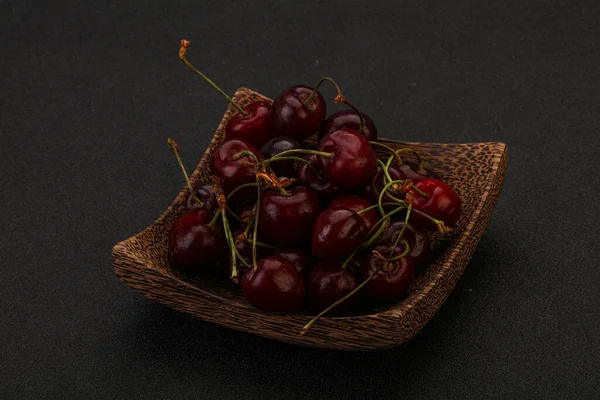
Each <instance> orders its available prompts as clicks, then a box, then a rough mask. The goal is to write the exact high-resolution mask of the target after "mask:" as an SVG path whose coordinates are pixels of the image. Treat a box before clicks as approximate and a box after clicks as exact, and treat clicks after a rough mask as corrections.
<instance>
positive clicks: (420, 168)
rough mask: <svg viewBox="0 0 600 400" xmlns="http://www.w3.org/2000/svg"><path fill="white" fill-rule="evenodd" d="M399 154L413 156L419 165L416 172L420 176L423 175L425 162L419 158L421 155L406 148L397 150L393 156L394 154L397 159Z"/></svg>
mask: <svg viewBox="0 0 600 400" xmlns="http://www.w3.org/2000/svg"><path fill="white" fill-rule="evenodd" d="M399 153H410V154H412V155H413V156H415V158H416V159H417V162H418V163H419V170H418V171H417V172H418V173H420V174H421V175H422V174H424V173H425V162H424V161H423V159H422V158H421V155H420V154H419V153H418V152H417V151H415V150H413V149H410V148H408V147H405V148H403V149H399V150H396V151H395V152H394V154H396V155H397V156H398V157H399Z"/></svg>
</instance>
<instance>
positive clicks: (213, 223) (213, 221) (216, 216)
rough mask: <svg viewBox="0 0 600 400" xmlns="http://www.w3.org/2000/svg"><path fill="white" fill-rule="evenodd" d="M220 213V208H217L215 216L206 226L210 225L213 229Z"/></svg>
mask: <svg viewBox="0 0 600 400" xmlns="http://www.w3.org/2000/svg"><path fill="white" fill-rule="evenodd" d="M220 215H221V209H218V210H217V212H216V213H215V216H214V217H213V219H212V220H211V221H210V223H209V224H208V226H210V228H211V229H213V228H214V227H215V224H216V223H217V221H218V220H219V216H220Z"/></svg>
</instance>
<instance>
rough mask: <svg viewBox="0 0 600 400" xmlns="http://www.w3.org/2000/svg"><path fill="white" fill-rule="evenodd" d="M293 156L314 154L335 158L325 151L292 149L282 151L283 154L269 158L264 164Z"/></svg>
mask: <svg viewBox="0 0 600 400" xmlns="http://www.w3.org/2000/svg"><path fill="white" fill-rule="evenodd" d="M292 154H314V155H316V156H322V157H329V158H331V157H333V153H326V152H324V151H318V150H310V149H291V150H286V151H282V152H281V153H279V154H276V155H275V156H273V157H271V158H269V159H268V160H266V161H264V162H267V161H269V163H271V162H273V161H277V160H281V159H282V157H287V156H290V155H292Z"/></svg>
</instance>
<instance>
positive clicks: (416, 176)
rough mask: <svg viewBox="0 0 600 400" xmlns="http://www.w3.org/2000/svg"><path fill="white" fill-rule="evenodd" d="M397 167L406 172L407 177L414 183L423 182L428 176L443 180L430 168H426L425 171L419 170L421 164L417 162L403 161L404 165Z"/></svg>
mask: <svg viewBox="0 0 600 400" xmlns="http://www.w3.org/2000/svg"><path fill="white" fill-rule="evenodd" d="M396 168H399V169H400V170H401V171H402V172H403V173H404V175H405V176H406V179H410V180H411V181H413V182H414V183H417V182H421V181H423V180H425V179H427V178H433V179H437V180H439V181H441V180H442V179H441V178H440V176H439V175H438V174H436V173H435V172H433V171H431V170H429V169H424V170H423V173H421V172H418V171H419V164H415V163H413V162H410V161H406V162H403V163H402V165H400V166H398V167H396Z"/></svg>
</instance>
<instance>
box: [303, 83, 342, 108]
mask: <svg viewBox="0 0 600 400" xmlns="http://www.w3.org/2000/svg"><path fill="white" fill-rule="evenodd" d="M325 81H329V82H331V83H332V84H333V86H335V89H336V90H337V92H338V96H340V97H341V98H344V95H343V94H342V89H340V87H339V85H338V84H337V83H336V82H335V81H334V80H333V79H332V78H330V77H328V76H324V77H322V78H321V79H320V80H319V82H317V85H316V86H315V88H314V89H313V91H312V92H311V93H310V96H308V97H307V98H306V100H305V101H304V102H303V103H304V105H305V106H306V107H308V104H309V103H310V101H311V100H312V98H313V97H314V96H315V94H316V93H317V90H319V86H321V84H322V83H323V82H325Z"/></svg>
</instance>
